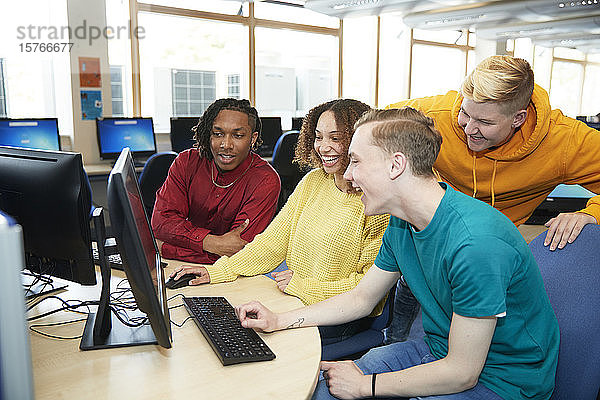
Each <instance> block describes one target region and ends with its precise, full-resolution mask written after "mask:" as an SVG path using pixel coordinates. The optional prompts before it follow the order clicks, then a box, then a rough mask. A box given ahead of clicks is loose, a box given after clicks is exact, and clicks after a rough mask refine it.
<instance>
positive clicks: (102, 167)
mask: <svg viewBox="0 0 600 400" xmlns="http://www.w3.org/2000/svg"><path fill="white" fill-rule="evenodd" d="M83 169H85V172H86V173H87V174H88V176H96V175H108V174H110V171H111V169H112V163H109V162H108V163H102V164H85V165H84V166H83Z"/></svg>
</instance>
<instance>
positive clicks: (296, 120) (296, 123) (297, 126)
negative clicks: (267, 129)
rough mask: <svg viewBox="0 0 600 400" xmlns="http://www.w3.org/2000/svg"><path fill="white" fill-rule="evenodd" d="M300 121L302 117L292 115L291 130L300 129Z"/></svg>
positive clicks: (302, 119)
mask: <svg viewBox="0 0 600 400" xmlns="http://www.w3.org/2000/svg"><path fill="white" fill-rule="evenodd" d="M302 121H304V117H292V130H293V131H299V130H300V129H302Z"/></svg>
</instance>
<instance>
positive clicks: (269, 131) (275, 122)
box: [258, 117, 282, 157]
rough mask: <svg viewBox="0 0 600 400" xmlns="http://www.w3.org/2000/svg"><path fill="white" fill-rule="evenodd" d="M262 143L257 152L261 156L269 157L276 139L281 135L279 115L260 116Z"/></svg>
mask: <svg viewBox="0 0 600 400" xmlns="http://www.w3.org/2000/svg"><path fill="white" fill-rule="evenodd" d="M260 123H261V131H260V137H261V138H262V141H263V143H262V145H261V146H260V148H259V149H258V154H259V155H261V156H263V157H271V156H272V155H273V149H274V148H275V143H277V139H279V136H281V133H282V132H281V117H260Z"/></svg>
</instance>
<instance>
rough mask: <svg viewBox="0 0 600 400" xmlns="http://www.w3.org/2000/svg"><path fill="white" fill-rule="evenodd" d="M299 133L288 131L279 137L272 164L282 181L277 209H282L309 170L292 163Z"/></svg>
mask: <svg viewBox="0 0 600 400" xmlns="http://www.w3.org/2000/svg"><path fill="white" fill-rule="evenodd" d="M298 135H299V132H298V131H287V132H285V133H284V134H283V135H281V136H280V137H279V139H278V140H277V143H275V149H274V150H273V161H272V162H271V164H272V165H273V168H275V171H277V173H278V174H279V178H280V179H281V192H280V193H279V200H278V201H277V209H278V210H279V209H281V207H283V205H284V204H285V202H286V201H287V198H288V197H289V195H290V194H292V192H293V191H294V189H295V188H296V185H298V182H300V180H301V179H302V177H303V176H304V175H305V174H306V173H307V172H308V169H303V168H300V166H298V164H295V163H292V160H293V159H294V152H295V149H296V143H297V142H298Z"/></svg>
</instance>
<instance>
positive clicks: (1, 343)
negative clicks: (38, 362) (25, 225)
mask: <svg viewBox="0 0 600 400" xmlns="http://www.w3.org/2000/svg"><path fill="white" fill-rule="evenodd" d="M22 269H23V241H22V230H21V227H20V226H19V225H16V224H15V223H14V221H13V220H12V219H11V218H7V217H6V216H5V215H4V214H3V213H2V211H0V321H2V330H1V331H2V333H1V334H0V399H24V400H31V399H33V378H32V373H31V354H30V346H29V335H28V334H27V325H26V322H25V301H24V298H23V290H22V289H21V277H20V272H21V270H22Z"/></svg>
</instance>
